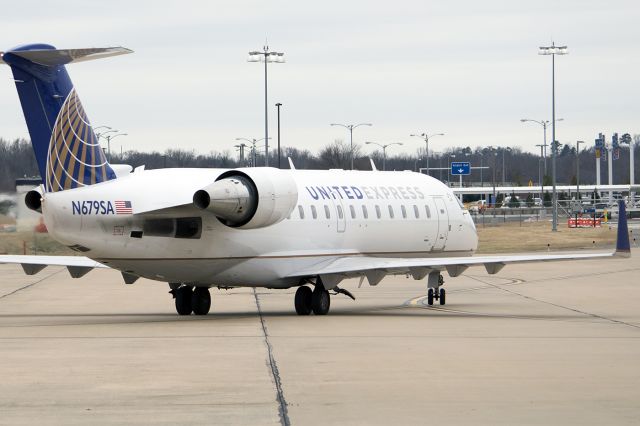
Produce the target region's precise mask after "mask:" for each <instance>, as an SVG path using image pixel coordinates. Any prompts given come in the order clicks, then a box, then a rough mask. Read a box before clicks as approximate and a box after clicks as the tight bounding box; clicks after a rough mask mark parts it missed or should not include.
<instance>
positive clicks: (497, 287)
mask: <svg viewBox="0 0 640 426" xmlns="http://www.w3.org/2000/svg"><path fill="white" fill-rule="evenodd" d="M467 277H468V278H471V279H473V280H476V281H479V282H481V283H483V284H486V285H488V286H491V287H493V288H495V289H498V290H502V291H504V292H506V293H509V294H513V295H516V296H520V297H522V298H524V299H527V300H533V301H534V302H538V303H544V304H546V305H550V306H554V307H556V308H560V309H566V310H568V311H571V312H575V313H578V314H582V315H586V316H589V317H592V318H597V319H601V320H604V321H609V322H612V323H614V324H619V325H626V326H628V327H633V328H636V329H639V328H640V325H636V324H632V323H629V322H625V321H620V320H617V319H613V318H608V317H605V316H602V315H598V314H594V313H592V312H586V311H581V310H580V309H576V308H571V307H569V306H564V305H560V304H558V303H553V302H549V301H546V300H542V299H537V298H535V297H532V296H527V295H526V294H522V293H518V292H517V291H513V290H509V289H507V288H504V287H502V286H500V285H497V284H491V283H490V282H488V281H484V280H482V279H480V278H477V277H472V276H469V275H468V276H467Z"/></svg>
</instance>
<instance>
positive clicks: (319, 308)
mask: <svg viewBox="0 0 640 426" xmlns="http://www.w3.org/2000/svg"><path fill="white" fill-rule="evenodd" d="M330 306H331V296H330V295H329V292H328V291H327V290H325V289H324V288H322V287H320V286H316V288H315V289H314V290H313V293H312V294H311V309H312V310H313V313H314V314H316V315H327V314H328V313H329V307H330Z"/></svg>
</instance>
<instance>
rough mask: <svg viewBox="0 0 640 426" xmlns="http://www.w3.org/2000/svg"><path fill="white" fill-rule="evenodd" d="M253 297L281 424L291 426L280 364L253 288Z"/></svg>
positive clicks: (256, 293)
mask: <svg viewBox="0 0 640 426" xmlns="http://www.w3.org/2000/svg"><path fill="white" fill-rule="evenodd" d="M253 296H254V297H255V298H256V307H257V308H258V316H259V318H260V324H261V325H262V334H263V336H264V343H265V345H266V346H267V354H268V356H269V369H270V371H271V376H272V377H273V381H274V382H275V385H276V398H277V401H278V416H279V417H280V424H282V425H283V426H290V425H291V420H289V412H288V410H287V401H286V399H285V398H284V391H283V390H282V381H281V380H280V372H279V371H278V364H277V363H276V358H275V356H274V355H273V346H272V345H271V342H270V341H269V332H268V330H267V324H266V323H265V321H264V317H263V316H262V309H261V307H260V299H259V298H258V292H257V291H256V289H255V287H254V288H253Z"/></svg>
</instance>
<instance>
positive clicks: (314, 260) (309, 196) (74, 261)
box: [0, 44, 630, 315]
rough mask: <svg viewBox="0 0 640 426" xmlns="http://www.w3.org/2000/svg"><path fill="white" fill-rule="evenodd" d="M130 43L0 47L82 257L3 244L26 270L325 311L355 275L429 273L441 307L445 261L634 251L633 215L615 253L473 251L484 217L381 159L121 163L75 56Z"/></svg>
mask: <svg viewBox="0 0 640 426" xmlns="http://www.w3.org/2000/svg"><path fill="white" fill-rule="evenodd" d="M126 53H131V51H130V50H129V49H125V48H122V47H109V48H88V49H56V48H54V47H53V46H51V45H46V44H30V45H24V46H19V47H16V48H13V49H11V50H9V51H7V52H3V53H2V54H1V55H2V56H1V57H0V61H1V62H2V63H4V64H7V65H9V67H10V68H11V71H12V72H13V77H14V81H15V84H16V88H17V91H18V96H19V99H20V103H21V106H22V109H23V112H24V116H25V120H26V123H27V127H28V129H29V133H30V136H31V142H32V144H33V149H34V152H35V156H36V159H37V163H38V167H39V170H40V175H41V176H42V180H43V182H42V185H40V186H39V187H37V188H36V189H34V190H32V191H30V192H28V193H27V194H26V196H25V203H26V205H27V206H28V207H29V208H30V209H32V210H35V211H38V212H40V213H42V216H43V218H44V222H45V224H46V226H47V229H48V230H49V233H50V235H51V236H52V237H53V238H54V239H56V240H57V241H59V242H60V243H62V244H64V245H66V246H67V247H69V248H71V249H72V250H74V251H76V252H78V254H79V255H78V256H26V255H25V256H13V255H3V256H0V264H3V263H4V264H20V265H22V267H23V269H24V271H25V272H26V273H27V274H36V273H38V272H39V271H41V270H42V269H43V268H45V267H46V266H49V265H57V266H65V267H67V269H68V271H69V273H70V275H71V276H72V277H73V278H79V277H82V276H84V275H85V274H87V273H88V272H90V271H91V270H93V269H95V268H112V269H116V270H118V271H120V272H121V273H122V277H123V280H124V282H125V283H126V284H133V283H134V282H135V281H136V280H137V279H138V278H140V277H144V278H148V279H150V280H155V281H158V282H163V283H168V285H169V288H170V293H171V294H172V296H173V298H174V299H175V308H176V311H177V313H178V314H179V315H190V314H192V313H193V314H195V315H206V314H207V313H209V310H210V308H211V294H210V291H209V289H210V288H212V287H218V288H221V289H227V288H233V287H254V288H255V287H266V288H272V289H288V288H292V287H297V290H296V293H295V297H294V307H295V311H296V313H297V314H299V315H309V314H311V313H313V314H315V315H326V314H328V313H329V310H330V305H331V294H333V295H336V294H343V295H346V296H349V297H351V298H353V299H355V298H354V296H353V295H352V294H351V293H350V292H349V291H347V290H346V289H343V288H340V286H339V285H340V283H341V282H342V281H343V280H344V279H346V278H357V277H360V283H362V282H363V280H364V279H365V278H366V279H367V281H368V283H369V284H370V285H372V286H375V285H378V284H379V283H380V282H381V281H382V280H383V279H384V278H385V277H386V276H387V275H394V274H396V275H397V274H402V275H408V276H409V275H410V276H412V277H413V278H414V279H416V280H423V279H425V280H426V284H427V300H428V304H429V305H433V303H434V301H437V302H438V303H439V304H441V305H444V304H445V301H446V291H445V289H444V288H443V284H444V278H443V272H444V271H446V272H447V273H448V275H449V276H450V277H457V276H459V275H460V274H462V273H463V272H464V271H465V270H466V269H467V268H469V267H473V266H484V267H485V269H486V271H487V272H488V273H489V274H495V273H498V272H499V271H500V270H501V269H502V268H503V267H504V266H505V265H506V264H508V263H509V264H510V263H522V262H539V261H562V260H593V259H597V258H607V257H612V256H624V257H628V256H630V246H629V238H628V231H627V224H626V218H625V215H624V214H621V215H620V218H621V219H620V221H619V226H618V241H617V246H616V250H615V251H614V252H597V253H593V252H589V253H586V252H583V253H545V254H511V255H492V256H474V253H475V251H476V249H477V246H478V236H477V233H476V229H475V225H474V223H473V220H472V218H471V215H470V214H469V212H468V211H466V210H465V209H464V207H463V205H462V204H461V203H460V202H459V200H458V198H457V197H456V196H455V195H454V193H453V192H452V190H451V189H450V188H448V187H447V186H446V185H444V184H443V183H441V182H440V181H438V180H436V179H434V178H431V177H429V176H426V175H424V174H420V173H414V172H409V171H406V172H395V171H394V172H391V171H378V170H376V169H375V165H374V164H373V162H372V170H371V171H357V170H356V171H352V170H346V171H345V170H296V169H295V167H293V163H292V162H291V160H290V166H291V167H290V169H276V168H269V167H255V168H244V167H240V168H234V169H158V170H145V169H144V166H140V167H137V168H136V169H135V170H133V169H132V167H131V166H129V165H117V164H110V163H109V162H108V161H107V158H106V157H105V155H104V153H103V151H102V150H101V148H100V145H99V141H98V139H97V138H96V135H95V132H94V130H93V128H92V125H91V124H90V121H89V118H88V116H87V114H86V112H85V111H84V108H83V106H82V103H81V102H80V98H79V97H78V92H77V90H76V88H75V87H74V86H73V84H72V83H71V80H70V78H69V75H68V73H67V71H66V67H65V65H66V64H69V63H73V62H82V61H87V60H93V59H99V58H105V57H110V56H116V55H122V54H126ZM621 209H624V204H621ZM623 211H624V210H623ZM330 292H331V293H330Z"/></svg>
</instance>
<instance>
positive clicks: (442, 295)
mask: <svg viewBox="0 0 640 426" xmlns="http://www.w3.org/2000/svg"><path fill="white" fill-rule="evenodd" d="M446 293H447V292H446V291H444V288H441V289H440V299H439V300H440V304H441V305H444V299H445V296H446Z"/></svg>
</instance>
